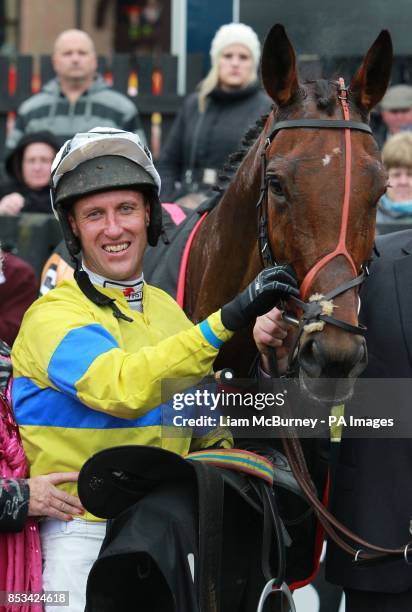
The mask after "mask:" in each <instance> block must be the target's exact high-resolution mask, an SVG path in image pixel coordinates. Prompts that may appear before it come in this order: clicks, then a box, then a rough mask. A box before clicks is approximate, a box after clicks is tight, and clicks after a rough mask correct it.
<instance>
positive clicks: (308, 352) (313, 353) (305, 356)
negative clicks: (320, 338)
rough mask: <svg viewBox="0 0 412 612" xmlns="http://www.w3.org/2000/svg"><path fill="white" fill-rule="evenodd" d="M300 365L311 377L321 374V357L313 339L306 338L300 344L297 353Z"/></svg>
mask: <svg viewBox="0 0 412 612" xmlns="http://www.w3.org/2000/svg"><path fill="white" fill-rule="evenodd" d="M299 363H300V367H301V368H302V369H303V370H304V371H305V373H306V374H307V375H308V376H310V377H311V378H317V377H319V376H320V375H321V374H322V358H321V355H320V351H319V348H318V347H317V346H316V342H315V340H308V341H307V342H306V343H305V344H304V346H302V348H301V350H300V353H299Z"/></svg>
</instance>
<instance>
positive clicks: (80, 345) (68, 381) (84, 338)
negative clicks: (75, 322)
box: [47, 323, 119, 397]
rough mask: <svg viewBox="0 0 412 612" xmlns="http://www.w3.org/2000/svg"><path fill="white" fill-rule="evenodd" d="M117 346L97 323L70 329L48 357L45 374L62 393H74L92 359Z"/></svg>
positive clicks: (111, 337)
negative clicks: (49, 357)
mask: <svg viewBox="0 0 412 612" xmlns="http://www.w3.org/2000/svg"><path fill="white" fill-rule="evenodd" d="M118 347H119V345H118V343H117V341H116V339H115V338H113V336H112V335H111V334H109V332H108V331H106V330H105V329H104V327H102V326H101V325H99V324H98V323H94V324H92V325H85V326H84V327H78V328H77V329H72V330H71V331H70V332H69V333H68V334H67V335H66V336H65V337H64V338H63V340H62V341H61V342H60V344H59V345H58V346H57V348H56V349H55V351H54V353H53V355H52V356H51V359H50V362H49V366H48V368H47V375H48V377H49V380H50V381H51V382H52V383H53V384H54V385H55V386H56V387H57V388H58V389H61V390H62V391H64V392H65V393H70V395H73V396H74V397H76V396H77V390H76V387H75V385H76V382H77V381H78V380H80V378H82V376H84V374H85V373H86V372H87V370H88V369H89V367H90V366H91V364H92V363H93V361H94V360H95V359H96V358H97V357H99V355H102V354H103V353H107V352H108V351H111V350H112V349H114V348H118Z"/></svg>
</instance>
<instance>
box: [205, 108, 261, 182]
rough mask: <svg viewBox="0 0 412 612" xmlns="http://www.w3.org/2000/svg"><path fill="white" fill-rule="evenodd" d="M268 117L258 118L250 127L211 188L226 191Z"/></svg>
mask: <svg viewBox="0 0 412 612" xmlns="http://www.w3.org/2000/svg"><path fill="white" fill-rule="evenodd" d="M269 115H270V112H269V113H265V114H264V115H262V116H261V117H259V119H257V121H256V123H255V125H252V126H251V127H250V128H249V129H248V130H247V132H246V133H245V135H244V136H243V139H242V142H241V145H240V148H239V149H238V150H237V151H235V152H234V153H231V154H230V155H229V157H228V159H227V161H226V163H225V164H224V166H223V168H222V172H221V173H220V174H219V176H218V182H217V184H216V185H215V186H214V187H213V189H214V190H215V191H219V192H220V193H223V192H224V191H225V190H226V189H227V187H228V184H229V183H230V181H231V180H232V178H233V177H234V175H235V174H236V171H237V169H238V168H239V166H240V164H241V162H242V160H243V159H244V158H245V156H246V153H247V152H248V151H249V149H250V147H251V146H252V144H253V143H254V142H255V140H256V138H257V137H258V136H259V134H260V133H261V131H262V129H263V126H264V125H265V123H266V121H267V118H268V117H269Z"/></svg>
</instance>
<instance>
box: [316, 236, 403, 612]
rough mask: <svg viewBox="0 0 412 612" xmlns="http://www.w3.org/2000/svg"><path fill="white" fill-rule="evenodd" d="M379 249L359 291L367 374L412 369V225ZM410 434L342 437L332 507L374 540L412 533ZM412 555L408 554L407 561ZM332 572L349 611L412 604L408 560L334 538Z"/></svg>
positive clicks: (393, 610) (392, 374) (395, 540)
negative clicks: (374, 554)
mask: <svg viewBox="0 0 412 612" xmlns="http://www.w3.org/2000/svg"><path fill="white" fill-rule="evenodd" d="M377 249H378V252H379V254H380V257H377V258H376V259H375V260H374V262H373V264H372V267H371V276H370V277H369V278H368V279H367V280H366V282H365V284H364V287H363V288H362V291H361V299H362V308H361V312H360V315H359V318H360V321H361V322H362V323H363V324H364V325H366V326H367V328H368V331H367V336H366V340H367V347H368V356H369V364H368V367H367V369H366V371H365V373H364V375H363V376H364V377H367V378H380V379H382V378H389V379H390V378H411V377H412V308H411V304H412V231H411V230H405V231H402V232H396V233H394V234H389V235H386V236H382V237H380V238H378V240H377ZM411 470H412V441H411V440H409V439H395V438H393V439H376V438H375V439H374V438H373V437H370V438H368V439H345V437H344V438H343V440H342V443H341V450H340V456H339V462H338V465H337V472H336V478H335V495H334V502H333V508H332V510H333V513H334V514H335V515H336V516H337V518H338V519H339V520H340V521H341V522H342V523H344V524H345V525H346V526H347V527H349V528H350V529H352V530H353V531H354V532H355V533H357V534H358V535H360V536H361V537H363V538H365V539H366V540H368V541H369V542H371V543H373V544H377V545H381V546H385V547H390V548H394V547H399V546H402V545H405V544H406V543H407V542H408V541H410V540H411V539H412V538H411V517H412V487H411V486H410V480H411ZM410 557H411V555H409V563H410V561H411V559H410ZM326 569H327V571H326V577H327V579H328V580H329V581H331V582H334V583H336V584H340V585H342V586H343V587H344V589H345V593H346V600H347V604H346V610H347V612H368V611H373V612H406V611H408V612H410V610H412V567H411V565H410V564H407V563H406V562H405V561H404V560H401V561H390V562H385V563H382V564H379V565H372V566H370V567H361V566H358V565H356V564H355V563H353V560H352V559H351V558H350V557H349V556H348V555H347V554H346V553H344V552H342V551H341V550H340V549H337V547H336V546H335V545H333V544H332V543H329V549H328V560H327V568H326Z"/></svg>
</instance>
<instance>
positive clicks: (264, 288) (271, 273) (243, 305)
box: [221, 266, 299, 331]
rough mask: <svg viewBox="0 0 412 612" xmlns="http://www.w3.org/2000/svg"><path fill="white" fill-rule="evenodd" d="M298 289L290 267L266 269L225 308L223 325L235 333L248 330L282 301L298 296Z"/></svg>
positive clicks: (223, 308) (223, 309)
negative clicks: (248, 326) (247, 328)
mask: <svg viewBox="0 0 412 612" xmlns="http://www.w3.org/2000/svg"><path fill="white" fill-rule="evenodd" d="M297 286H298V283H297V280H296V278H295V275H294V273H293V270H292V268H290V267H289V266H274V267H273V268H265V269H264V270H262V272H260V273H259V274H258V275H257V277H256V278H255V280H254V281H252V282H251V283H250V285H248V286H247V287H246V289H245V290H244V291H242V293H240V294H239V295H238V296H236V297H235V298H234V299H233V300H232V301H231V302H229V303H228V304H225V305H224V306H223V307H222V312H221V317H222V323H223V325H224V326H225V327H226V329H230V330H232V331H236V330H238V329H242V327H247V325H249V323H252V322H253V321H254V320H255V319H256V317H258V316H260V315H263V314H265V313H267V312H269V310H271V309H272V308H273V307H274V306H276V305H277V304H278V303H279V301H280V300H281V299H282V298H285V299H287V298H288V297H289V296H290V295H295V296H298V295H299V291H298V289H297Z"/></svg>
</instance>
